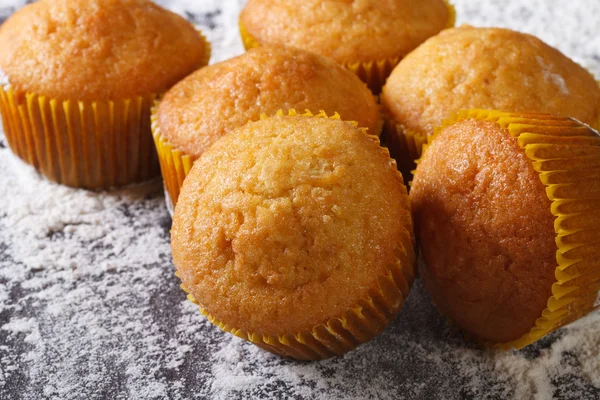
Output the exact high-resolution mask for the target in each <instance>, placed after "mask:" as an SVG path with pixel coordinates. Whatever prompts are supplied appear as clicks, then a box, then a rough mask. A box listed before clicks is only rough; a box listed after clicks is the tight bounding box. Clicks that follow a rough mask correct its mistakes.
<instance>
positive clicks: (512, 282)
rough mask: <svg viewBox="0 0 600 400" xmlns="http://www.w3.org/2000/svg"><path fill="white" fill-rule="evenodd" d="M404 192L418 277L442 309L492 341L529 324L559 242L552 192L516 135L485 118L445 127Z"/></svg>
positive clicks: (541, 304)
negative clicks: (419, 258)
mask: <svg viewBox="0 0 600 400" xmlns="http://www.w3.org/2000/svg"><path fill="white" fill-rule="evenodd" d="M410 194H411V203H412V206H413V212H414V218H415V226H416V229H417V231H418V233H417V235H418V237H419V239H420V241H421V243H422V254H423V257H424V260H425V263H426V265H427V266H426V267H424V268H422V271H421V277H422V278H423V281H424V283H425V286H426V288H427V289H428V290H429V292H430V293H431V295H432V298H433V300H434V302H435V303H436V304H437V306H438V308H439V309H440V310H441V311H442V313H444V314H446V315H447V316H449V317H451V318H452V319H453V320H454V321H455V322H457V323H458V325H459V326H460V327H461V328H463V329H464V330H466V331H467V332H470V333H472V334H475V335H477V336H478V337H480V338H483V339H485V340H488V341H492V342H507V341H510V340H514V339H517V338H519V337H521V336H522V335H523V334H525V333H527V332H528V331H529V330H530V329H531V328H532V327H533V326H534V325H535V320H536V319H537V318H539V317H540V316H541V315H542V311H543V310H544V309H545V307H546V302H547V301H548V298H549V297H550V296H551V287H552V284H553V283H554V281H555V277H554V271H555V268H556V266H557V261H556V250H557V246H556V243H555V236H556V235H555V231H554V217H553V215H552V213H551V211H550V208H551V202H550V200H549V199H548V197H547V195H546V192H545V188H544V185H543V184H542V182H541V180H540V178H539V174H538V173H537V172H536V171H535V170H534V169H533V166H532V162H531V161H530V159H529V158H528V157H527V156H526V154H525V152H524V151H523V150H522V149H521V148H520V147H519V144H518V142H517V139H516V138H514V137H512V136H511V135H510V134H509V132H508V130H507V129H505V128H501V127H500V126H499V125H497V124H495V123H492V122H487V121H477V120H465V121H461V122H458V123H456V124H454V125H451V126H449V127H447V128H445V129H444V130H442V131H441V132H440V133H439V135H437V136H436V138H435V140H433V142H432V143H431V144H430V145H429V147H428V148H427V150H426V151H425V152H424V153H423V156H422V158H421V161H420V163H419V164H418V167H417V170H416V172H415V176H414V180H413V183H412V188H411V192H410Z"/></svg>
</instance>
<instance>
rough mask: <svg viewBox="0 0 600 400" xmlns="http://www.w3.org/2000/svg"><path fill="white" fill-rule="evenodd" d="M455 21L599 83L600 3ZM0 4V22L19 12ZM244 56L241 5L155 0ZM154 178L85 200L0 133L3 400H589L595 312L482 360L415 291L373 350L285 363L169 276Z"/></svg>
mask: <svg viewBox="0 0 600 400" xmlns="http://www.w3.org/2000/svg"><path fill="white" fill-rule="evenodd" d="M453 2H454V4H455V5H456V8H457V12H458V23H459V24H462V23H469V24H472V25H477V26H504V27H510V28H513V29H517V30H522V31H525V32H529V33H532V34H535V35H537V36H539V37H540V38H542V39H543V40H544V41H546V42H547V43H549V44H551V45H553V46H555V47H557V48H559V49H560V50H561V51H562V52H564V53H565V54H567V55H568V56H570V57H572V58H574V59H575V60H577V61H578V62H579V63H581V64H582V65H584V66H585V67H586V68H588V69H590V70H591V71H592V72H594V73H595V74H596V75H597V76H600V34H599V32H600V30H599V29H600V1H598V0H571V1H566V2H565V1H558V0H454V1H453ZM24 3H25V2H24V1H18V0H14V1H12V0H0V19H1V20H4V19H5V18H6V17H8V16H9V15H10V14H11V13H12V12H13V11H14V9H15V8H17V7H20V6H22V5H23V4H24ZM159 3H160V4H162V5H163V6H165V7H167V8H170V9H172V10H173V11H175V12H177V13H180V14H181V15H183V16H184V17H186V18H188V19H189V20H190V21H192V22H193V23H195V24H197V25H198V26H199V27H200V28H201V29H202V30H203V31H204V32H205V33H206V34H207V36H208V38H209V40H210V41H211V42H212V43H213V58H212V60H211V62H213V63H214V62H217V61H220V60H224V59H226V58H228V57H231V56H233V55H236V54H240V53H241V52H242V51H243V49H242V45H241V41H240V39H239V37H238V33H237V28H236V22H237V18H238V14H239V10H240V8H241V6H242V5H243V1H242V0H221V1H219V0H171V1H169V0H161V1H159ZM170 223H171V220H170V217H169V214H168V212H167V210H166V208H165V205H164V197H163V194H162V187H161V183H160V182H151V183H148V184H144V185H140V186H136V187H133V188H128V189H123V190H118V191H111V192H105V193H94V192H88V191H84V190H74V189H69V188H65V187H61V186H58V185H56V184H53V183H50V182H47V181H45V180H44V179H42V178H40V176H39V175H37V174H36V173H35V172H34V171H33V170H32V169H31V168H29V167H28V166H25V165H23V164H22V163H21V162H20V161H18V160H17V159H16V158H15V157H14V156H13V155H12V154H11V152H10V150H9V149H8V147H7V144H6V141H5V139H4V137H3V134H2V133H1V132H0V399H2V400H4V399H153V398H159V399H187V398H218V399H248V398H273V399H279V398H293V399H313V398H317V399H363V398H365V399H366V398H373V399H506V398H515V399H529V398H536V399H550V398H559V399H600V313H598V312H595V313H593V314H591V315H590V316H588V317H586V318H585V319H583V320H580V321H578V322H577V323H575V324H572V325H571V326H569V327H566V328H563V329H561V330H559V331H558V332H555V333H553V334H551V335H549V336H548V337H546V338H544V339H543V340H541V341H540V342H538V343H536V344H535V345H532V346H529V347H527V348H525V349H523V350H521V351H518V352H508V353H494V352H490V351H483V350H480V349H478V348H477V347H475V346H473V345H471V344H469V343H468V342H466V341H465V340H463V338H462V336H461V335H460V333H459V332H457V331H456V330H455V329H454V328H452V327H451V326H449V325H447V324H446V323H445V321H444V320H443V319H442V318H441V317H440V316H439V315H438V313H437V312H436V310H435V308H433V306H431V304H430V302H429V299H428V297H427V294H426V293H425V292H424V290H423V288H422V285H421V284H420V282H417V283H416V284H415V286H414V288H413V290H412V292H411V295H410V297H409V299H408V301H407V304H406V306H405V307H404V309H403V310H402V312H401V313H400V315H399V316H398V317H397V318H396V319H395V320H394V322H393V323H392V324H391V325H390V326H389V327H388V328H387V329H386V330H385V331H384V332H383V333H382V334H381V335H380V336H379V337H378V338H376V339H375V340H373V341H372V342H370V343H367V344H365V345H362V346H360V347H359V348H358V349H356V350H355V351H353V352H350V353H349V354H346V355H344V356H343V357H338V358H334V359H330V360H326V361H321V362H312V363H310V362H297V361H293V360H287V359H281V358H279V357H277V356H274V355H271V354H268V353H265V352H263V351H261V350H259V349H257V348H256V347H254V346H252V345H250V344H248V343H246V342H243V341H241V340H239V339H237V338H234V337H232V336H231V335H228V334H224V333H222V332H221V331H219V330H218V329H217V328H215V327H213V326H211V324H210V323H208V321H206V319H205V318H204V317H203V316H201V314H200V313H199V312H198V311H197V309H196V308H195V307H194V305H193V304H191V303H189V302H187V301H186V300H185V296H184V294H183V293H182V291H181V290H180V289H179V286H178V285H179V282H178V280H177V278H176V277H175V276H174V275H173V272H174V268H173V265H172V262H171V253H170V247H169V235H168V232H169V228H170Z"/></svg>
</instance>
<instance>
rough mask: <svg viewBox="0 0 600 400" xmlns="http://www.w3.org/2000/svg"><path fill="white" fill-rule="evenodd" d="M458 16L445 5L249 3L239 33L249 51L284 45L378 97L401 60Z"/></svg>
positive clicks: (376, 0)
mask: <svg viewBox="0 0 600 400" xmlns="http://www.w3.org/2000/svg"><path fill="white" fill-rule="evenodd" d="M454 16H455V14H454V8H453V7H452V6H450V4H449V3H448V2H447V1H446V0H362V1H358V2H357V1H354V2H348V1H320V0H308V1H307V0H304V1H300V0H288V1H280V0H249V1H248V3H247V4H246V6H245V8H244V9H243V10H242V13H241V16H240V32H241V35H242V39H243V41H244V45H245V46H246V48H247V49H248V48H251V47H256V46H258V45H260V44H267V43H271V44H283V45H289V46H293V47H297V48H300V49H304V50H308V51H311V52H313V53H317V54H321V55H324V56H327V57H331V58H333V59H334V60H336V61H337V62H338V63H340V64H342V65H344V66H346V67H348V68H349V69H350V70H352V71H354V72H355V73H356V74H358V76H359V77H360V78H361V79H362V80H363V81H365V82H366V83H367V84H368V85H369V87H370V88H371V89H372V90H373V91H374V92H375V93H379V91H380V89H381V86H382V85H383V84H384V83H385V79H386V78H387V76H388V75H389V74H390V72H391V71H392V69H393V68H394V66H395V65H396V64H397V63H398V61H400V59H402V57H404V56H405V55H406V54H408V53H409V52H410V51H412V50H413V49H414V48H415V47H417V46H418V45H419V44H421V43H422V42H423V41H425V40H426V39H427V38H429V37H431V36H433V35H435V34H437V33H438V32H440V31H441V30H442V29H444V28H448V27H451V26H454Z"/></svg>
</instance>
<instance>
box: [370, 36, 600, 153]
mask: <svg viewBox="0 0 600 400" xmlns="http://www.w3.org/2000/svg"><path fill="white" fill-rule="evenodd" d="M381 102H382V104H383V107H384V110H385V111H386V114H387V118H388V120H389V121H388V123H386V137H387V138H388V139H389V140H390V141H391V142H392V145H391V147H392V149H391V150H390V151H392V155H393V156H395V157H396V159H397V161H398V163H399V164H403V162H404V161H406V160H409V161H412V160H414V159H416V158H417V157H418V156H419V155H420V152H421V144H422V143H424V141H425V140H426V136H427V135H431V134H432V133H433V129H434V128H435V127H436V126H438V125H440V124H441V123H442V121H443V120H444V118H447V117H449V116H450V115H452V114H453V113H455V112H457V111H458V110H461V109H469V108H489V109H498V110H506V111H519V112H545V113H550V114H558V115H564V116H570V117H574V118H577V119H579V120H580V121H582V122H585V123H587V124H591V125H592V126H593V125H595V124H597V121H598V117H599V112H600V88H599V87H598V85H597V83H596V82H595V80H594V78H593V76H592V75H591V74H590V73H588V72H587V71H586V70H585V69H583V68H582V67H580V66H579V65H577V64H576V63H575V62H573V61H571V60H570V59H569V58H567V57H566V56H564V55H563V54H562V53H560V52H559V51H558V50H556V49H554V48H552V47H550V46H548V45H546V44H545V43H543V42H542V41H540V40H539V39H537V38H535V37H533V36H530V35H527V34H524V33H519V32H514V31H510V30H507V29H499V28H473V27H470V26H463V27H460V28H456V29H448V30H445V31H443V32H442V33H440V34H439V35H437V36H435V37H433V38H431V39H429V40H427V41H426V42H425V43H423V44H422V45H421V46H419V48H417V49H416V50H415V51H413V52H412V53H411V54H409V55H408V56H407V57H405V58H404V59H403V60H402V62H400V63H399V64H398V66H397V67H396V68H395V69H394V71H393V72H392V74H391V75H390V77H389V79H388V81H387V83H386V85H385V87H384V89H383V91H382V96H381ZM410 159H412V160H410ZM404 164H406V162H404Z"/></svg>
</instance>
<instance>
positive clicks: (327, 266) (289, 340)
mask: <svg viewBox="0 0 600 400" xmlns="http://www.w3.org/2000/svg"><path fill="white" fill-rule="evenodd" d="M294 114H295V113H294V112H293V111H292V112H290V115H289V116H283V114H282V113H280V115H279V116H275V117H271V118H268V119H263V120H260V121H256V122H250V123H248V124H247V125H244V126H243V127H240V128H238V129H236V130H234V131H233V132H232V133H229V134H227V135H225V136H224V137H223V138H221V139H220V140H218V141H217V142H216V143H215V144H214V145H213V146H212V147H211V148H210V149H209V150H208V151H206V152H205V153H204V154H203V155H202V156H201V157H200V159H198V161H196V163H195V164H194V166H193V167H192V170H191V171H190V174H189V176H188V178H187V179H186V180H185V182H184V184H183V188H182V191H181V196H180V198H179V202H178V204H177V206H176V208H175V215H174V218H173V229H172V232H171V244H172V248H173V261H174V263H175V265H176V267H177V273H178V276H179V277H180V278H181V280H182V287H183V288H185V289H186V290H187V291H189V294H190V295H189V298H190V299H191V300H193V301H195V302H197V304H199V305H200V310H201V311H202V312H203V313H204V314H205V315H207V316H208V319H209V320H210V321H211V322H212V323H214V324H216V325H218V326H219V327H220V328H221V329H223V330H225V331H228V332H231V333H233V334H234V335H236V336H239V337H241V338H243V339H246V340H249V341H251V342H253V343H254V344H256V345H258V346H260V347H262V348H263V349H265V350H268V351H271V352H273V353H277V354H280V355H283V356H289V357H294V358H298V359H322V358H327V357H331V356H334V355H339V354H342V353H344V352H346V351H349V350H351V349H353V348H354V347H356V346H357V345H359V344H360V343H363V342H366V341H368V340H370V339H372V338H373V337H375V336H376V335H377V334H378V333H379V332H381V330H382V329H383V328H384V327H385V326H386V325H387V324H388V323H389V322H390V321H391V320H392V319H393V317H394V316H395V315H396V313H397V312H398V311H399V310H400V308H401V307H402V304H403V302H404V299H405V298H406V296H407V295H408V290H409V286H410V284H411V283H412V281H413V278H414V269H413V268H414V263H415V254H414V250H413V241H414V238H413V232H412V221H411V216H410V208H409V207H410V206H409V202H408V196H407V194H406V188H405V186H404V184H403V183H402V176H401V175H400V174H399V173H398V171H397V169H396V166H395V163H394V162H393V161H392V160H391V159H390V157H389V154H388V153H387V151H386V150H385V149H383V148H382V147H380V146H379V141H378V139H377V137H376V136H370V135H367V134H365V131H364V130H362V129H358V128H356V127H355V126H353V125H351V124H350V123H348V122H344V121H341V120H336V119H328V118H315V117H308V116H294ZM308 115H309V114H308ZM321 116H322V114H321Z"/></svg>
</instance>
